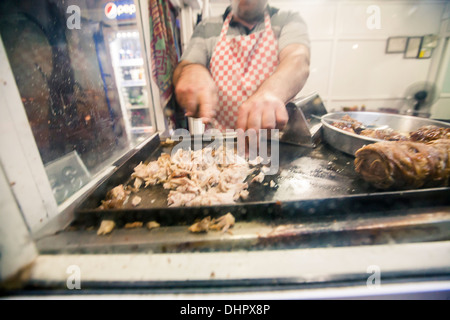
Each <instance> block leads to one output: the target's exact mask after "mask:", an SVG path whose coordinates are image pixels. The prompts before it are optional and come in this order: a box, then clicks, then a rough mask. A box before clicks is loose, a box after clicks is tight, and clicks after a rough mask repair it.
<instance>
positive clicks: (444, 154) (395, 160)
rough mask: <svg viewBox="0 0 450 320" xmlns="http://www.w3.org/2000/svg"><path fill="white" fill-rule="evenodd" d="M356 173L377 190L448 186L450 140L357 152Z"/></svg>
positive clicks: (379, 145)
mask: <svg viewBox="0 0 450 320" xmlns="http://www.w3.org/2000/svg"><path fill="white" fill-rule="evenodd" d="M355 167H356V171H357V172H358V173H359V174H360V175H361V176H362V177H363V179H364V180H366V181H367V182H369V183H371V184H372V185H374V186H375V187H377V188H379V189H417V188H422V187H444V186H448V184H449V179H450V140H449V139H441V140H436V141H433V142H431V143H429V144H425V143H417V142H409V141H401V142H379V143H375V144H371V145H368V146H365V147H363V148H361V149H360V150H358V151H357V152H356V159H355Z"/></svg>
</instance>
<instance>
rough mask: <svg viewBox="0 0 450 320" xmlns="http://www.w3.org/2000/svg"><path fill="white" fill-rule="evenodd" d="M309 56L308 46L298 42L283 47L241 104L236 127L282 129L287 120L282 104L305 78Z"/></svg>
mask: <svg viewBox="0 0 450 320" xmlns="http://www.w3.org/2000/svg"><path fill="white" fill-rule="evenodd" d="M309 57H310V53H309V48H307V47H306V46H304V45H302V44H291V45H289V46H287V47H286V48H284V49H283V50H282V51H281V52H280V64H279V65H278V67H277V69H276V70H275V72H274V73H273V74H272V75H271V76H270V77H269V78H268V79H266V80H265V81H264V82H263V83H262V84H261V86H260V87H259V88H258V90H257V91H256V92H255V93H254V94H253V96H251V97H250V98H249V99H248V100H247V101H246V102H244V103H243V104H242V105H241V107H240V109H239V119H238V123H237V127H238V128H239V129H242V130H244V131H246V130H247V129H255V130H259V129H280V130H282V129H283V128H284V127H285V125H286V124H287V122H288V120H289V116H288V113H287V111H286V106H285V104H286V103H287V102H288V101H289V100H291V99H292V98H293V97H295V96H296V95H297V94H298V93H299V92H300V90H301V89H302V88H303V86H304V85H305V83H306V80H307V79H308V76H309ZM257 132H258V131H257Z"/></svg>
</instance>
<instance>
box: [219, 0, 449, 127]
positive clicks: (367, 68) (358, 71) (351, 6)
mask: <svg viewBox="0 0 450 320" xmlns="http://www.w3.org/2000/svg"><path fill="white" fill-rule="evenodd" d="M229 3H230V1H229V0H211V10H212V14H213V15H219V14H222V13H223V12H224V10H225V8H226V7H227V6H228V5H229ZM447 3H448V1H445V0H436V1H432V0H426V1H425V0H422V1H418V0H414V1H413V0H398V1H396V0H391V1H389V0H378V1H365V0H360V1H344V0H316V1H302V0H269V4H270V5H272V6H274V7H277V8H280V9H282V10H294V11H298V12H299V13H300V14H301V16H302V17H303V18H304V20H305V21H306V23H307V24H308V28H309V34H310V37H311V54H312V57H311V75H310V78H309V80H308V83H307V84H306V86H305V88H304V89H303V91H302V92H301V93H300V95H303V94H308V93H310V92H312V91H317V92H319V94H320V95H321V96H322V97H323V98H324V100H325V101H326V103H327V108H328V109H329V111H333V110H336V111H337V110H340V109H341V107H343V106H353V105H359V106H361V105H362V104H364V105H365V106H366V107H367V108H368V109H372V110H377V109H378V108H400V107H401V106H402V98H403V97H404V95H405V91H406V89H407V88H408V86H410V85H411V84H413V83H415V82H418V81H424V80H428V78H429V77H433V76H435V75H433V74H431V72H430V69H431V66H432V64H433V63H436V61H434V60H433V59H426V60H415V59H414V60H412V59H403V55H401V54H386V53H385V49H386V41H387V39H388V38H389V37H390V36H422V35H426V34H439V33H440V31H441V26H442V23H443V18H445V15H444V12H445V9H446V5H447ZM374 10H375V11H376V10H379V13H380V16H379V17H380V20H378V22H379V25H377V24H370V23H369V25H368V21H369V22H377V20H372V17H373V14H374V13H375V11H374ZM378 27H379V28H378ZM435 56H436V55H434V56H433V58H439V57H435ZM429 80H432V81H434V80H435V79H429ZM449 118H450V115H449Z"/></svg>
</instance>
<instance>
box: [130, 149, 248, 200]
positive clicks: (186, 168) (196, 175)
mask: <svg viewBox="0 0 450 320" xmlns="http://www.w3.org/2000/svg"><path fill="white" fill-rule="evenodd" d="M251 172H252V170H251V169H250V167H249V165H248V163H247V161H245V159H243V158H241V157H239V156H238V155H236V154H235V151H234V150H227V149H226V148H223V147H221V148H219V149H217V150H213V149H212V148H205V149H201V150H197V151H191V150H183V149H179V150H177V151H176V152H175V154H174V155H173V156H172V157H171V156H170V155H167V154H163V155H162V156H161V157H160V158H159V159H158V160H156V161H153V162H150V163H149V164H143V163H140V164H139V165H138V166H137V167H136V168H135V169H134V173H133V174H132V177H133V178H135V179H136V180H138V179H139V180H142V181H145V186H146V187H147V186H149V185H158V184H159V185H161V184H162V185H163V187H164V188H165V189H167V190H170V193H169V196H168V205H169V206H171V207H182V206H188V207H192V206H211V205H222V204H232V203H234V202H235V201H237V200H238V199H239V198H240V197H241V194H243V195H244V197H245V193H242V191H244V190H246V189H247V188H248V184H247V183H244V181H245V180H246V178H247V177H248V176H249V175H250V174H251ZM140 185H141V183H139V182H138V183H136V182H135V187H137V186H140Z"/></svg>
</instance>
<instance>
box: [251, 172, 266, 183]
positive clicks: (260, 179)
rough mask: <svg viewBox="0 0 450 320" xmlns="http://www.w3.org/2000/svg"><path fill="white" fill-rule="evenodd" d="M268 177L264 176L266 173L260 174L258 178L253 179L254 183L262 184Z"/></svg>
mask: <svg viewBox="0 0 450 320" xmlns="http://www.w3.org/2000/svg"><path fill="white" fill-rule="evenodd" d="M265 177H266V175H265V174H264V172H262V171H261V172H260V173H259V174H258V175H257V176H255V177H254V178H253V179H252V183H253V182H258V183H262V182H263V181H264V178H265Z"/></svg>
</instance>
